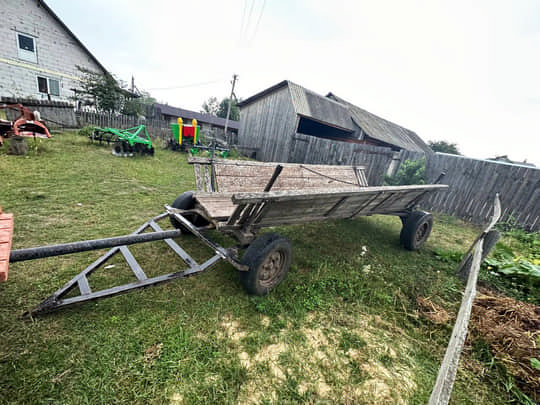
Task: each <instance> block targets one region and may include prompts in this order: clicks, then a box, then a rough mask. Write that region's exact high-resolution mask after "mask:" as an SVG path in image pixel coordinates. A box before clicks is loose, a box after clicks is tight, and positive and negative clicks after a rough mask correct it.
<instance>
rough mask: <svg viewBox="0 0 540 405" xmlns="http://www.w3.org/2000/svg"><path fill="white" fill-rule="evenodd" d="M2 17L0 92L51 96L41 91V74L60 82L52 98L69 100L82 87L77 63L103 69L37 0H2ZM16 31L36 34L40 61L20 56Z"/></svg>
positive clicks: (30, 95)
mask: <svg viewBox="0 0 540 405" xmlns="http://www.w3.org/2000/svg"><path fill="white" fill-rule="evenodd" d="M0 21H2V22H3V23H2V24H0V96H7V97H33V98H40V99H48V98H49V96H48V95H47V94H43V93H40V92H39V91H38V81H37V77H38V76H40V77H45V78H47V79H53V80H58V81H59V83H60V96H53V95H50V98H51V100H68V99H69V97H70V96H72V95H73V91H72V90H71V89H72V88H77V87H79V81H78V77H80V72H79V71H78V70H77V68H76V66H77V65H79V66H84V67H86V68H88V69H91V70H94V71H96V72H103V71H102V69H101V68H100V67H99V65H98V64H97V63H96V62H95V61H94V60H93V59H92V57H91V56H90V54H88V53H87V52H86V51H85V50H84V49H83V48H82V47H81V46H80V45H79V44H78V43H77V41H76V40H75V39H74V38H73V36H71V35H70V34H69V33H68V32H67V31H66V30H65V29H64V27H62V25H61V24H60V23H59V22H58V21H57V20H56V19H55V18H54V17H52V16H51V15H50V14H49V13H48V11H47V10H45V9H44V8H43V7H41V6H40V5H39V3H38V1H36V0H17V1H15V0H0ZM17 33H21V34H24V35H27V36H30V37H32V38H34V43H35V50H36V54H37V63H32V62H28V61H25V60H23V59H21V58H19V53H18V44H17Z"/></svg>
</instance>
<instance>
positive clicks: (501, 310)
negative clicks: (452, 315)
mask: <svg viewBox="0 0 540 405" xmlns="http://www.w3.org/2000/svg"><path fill="white" fill-rule="evenodd" d="M470 334H471V336H472V337H473V338H474V339H480V340H483V341H484V342H486V343H488V344H489V346H490V349H491V353H492V355H493V356H494V357H495V358H496V359H498V360H500V361H501V362H502V363H503V364H504V365H505V366H506V368H507V369H508V370H509V371H510V372H511V373H512V374H513V375H514V376H515V377H516V380H517V381H516V382H517V384H518V386H519V388H520V389H521V390H522V391H523V392H524V393H526V394H527V395H529V396H530V397H531V398H532V399H533V400H534V401H536V402H538V401H540V370H537V369H536V368H534V367H533V366H532V364H531V359H540V347H539V346H540V307H539V306H536V305H532V304H527V303H524V302H520V301H516V300H514V299H512V298H509V297H505V296H502V295H498V294H496V293H494V292H492V291H489V290H487V289H485V288H480V289H479V294H478V296H477V297H476V300H475V301H474V306H473V309H472V314H471V325H470ZM533 362H534V360H533Z"/></svg>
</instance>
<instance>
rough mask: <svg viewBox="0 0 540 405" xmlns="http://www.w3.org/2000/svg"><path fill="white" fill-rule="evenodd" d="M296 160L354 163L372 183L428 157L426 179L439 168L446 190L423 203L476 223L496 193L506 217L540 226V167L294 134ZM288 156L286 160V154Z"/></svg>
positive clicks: (484, 215)
mask: <svg viewBox="0 0 540 405" xmlns="http://www.w3.org/2000/svg"><path fill="white" fill-rule="evenodd" d="M285 156H287V155H286V153H284V159H283V160H282V161H284V162H285V161H289V162H295V163H314V164H337V165H356V166H365V167H366V177H367V179H368V183H369V184H370V185H373V186H376V185H380V184H382V182H383V180H384V176H385V175H386V174H390V175H392V174H395V173H396V172H397V170H398V169H399V167H400V166H401V164H402V163H403V162H405V161H406V160H418V159H426V175H427V178H428V182H433V181H435V180H436V179H437V177H439V175H440V174H441V172H445V173H446V176H445V177H444V179H443V180H442V183H443V184H448V185H449V186H450V190H449V191H448V192H446V193H435V194H433V195H431V196H430V197H428V198H427V199H426V200H424V201H423V202H422V206H423V207H425V208H426V209H429V210H433V211H437V212H443V213H446V214H449V215H452V216H455V217H458V218H461V219H464V220H467V221H471V222H473V223H477V224H483V223H486V222H487V221H488V220H489V218H490V214H491V212H490V209H491V208H490V207H491V202H492V201H493V198H494V197H495V194H497V193H499V194H500V198H501V204H502V207H503V213H502V217H501V221H502V222H508V223H510V224H513V225H516V226H518V227H521V228H524V229H526V230H529V231H537V230H540V169H539V168H535V167H529V166H523V165H515V164H508V163H503V162H495V161H488V160H480V159H471V158H467V157H464V156H457V155H449V154H445V153H431V154H425V153H423V152H411V151H405V150H402V151H401V152H393V151H392V150H391V149H390V148H382V147H377V146H370V145H358V144H351V143H345V142H337V141H332V140H329V139H324V138H317V137H313V136H307V135H301V134H296V135H295V136H294V143H293V147H292V148H291V150H290V151H289V154H288V158H286V157H285ZM285 159H288V160H285Z"/></svg>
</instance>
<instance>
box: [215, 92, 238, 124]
mask: <svg viewBox="0 0 540 405" xmlns="http://www.w3.org/2000/svg"><path fill="white" fill-rule="evenodd" d="M228 108H229V98H224V99H223V100H222V101H221V103H219V109H218V112H217V114H216V115H217V116H218V117H221V118H227V110H228ZM229 119H230V120H231V121H240V108H238V101H237V100H236V99H234V98H233V99H231V113H230V115H229Z"/></svg>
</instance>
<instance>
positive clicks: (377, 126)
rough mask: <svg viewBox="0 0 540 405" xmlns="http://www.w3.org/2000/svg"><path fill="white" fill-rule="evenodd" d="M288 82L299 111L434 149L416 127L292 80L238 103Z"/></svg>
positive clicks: (391, 141) (404, 145)
mask: <svg viewBox="0 0 540 405" xmlns="http://www.w3.org/2000/svg"><path fill="white" fill-rule="evenodd" d="M285 86H288V87H289V90H290V94H291V99H292V103H293V105H294V109H295V111H296V113H297V114H299V115H302V116H305V117H308V118H312V119H315V120H317V121H320V122H322V123H325V124H328V125H331V126H334V127H338V128H341V129H345V130H349V131H351V132H352V131H354V130H355V129H356V128H355V124H356V126H358V127H360V128H361V129H362V131H363V132H364V133H365V135H367V136H368V137H369V138H373V139H375V140H378V141H380V142H383V143H386V144H388V145H394V146H397V147H399V148H401V149H406V150H410V151H416V152H431V149H430V148H429V146H428V145H426V143H425V142H424V141H423V140H422V139H421V138H420V137H419V136H418V135H417V134H416V133H414V132H413V131H411V130H409V129H406V128H403V127H401V126H399V125H397V124H394V123H393V122H390V121H388V120H385V119H384V118H381V117H378V116H376V115H375V114H372V113H370V112H368V111H366V110H363V109H361V108H359V107H357V106H355V105H354V104H351V103H349V102H348V101H345V100H343V99H341V98H339V97H337V96H336V95H334V94H332V93H328V94H327V95H326V97H325V96H322V95H320V94H317V93H315V92H313V91H311V90H308V89H306V88H304V87H302V86H300V85H298V84H295V83H293V82H291V81H289V80H284V81H282V82H279V83H278V84H276V85H274V86H272V87H269V88H267V89H265V90H263V91H261V92H259V93H257V94H255V95H253V96H251V97H249V98H247V99H245V100H244V101H242V102H241V103H239V104H238V106H239V107H240V108H242V107H244V106H246V105H248V104H251V103H253V102H255V101H257V100H259V99H260V98H262V97H264V96H266V95H268V94H271V93H273V92H274V91H276V90H278V89H280V88H283V87H285Z"/></svg>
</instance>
